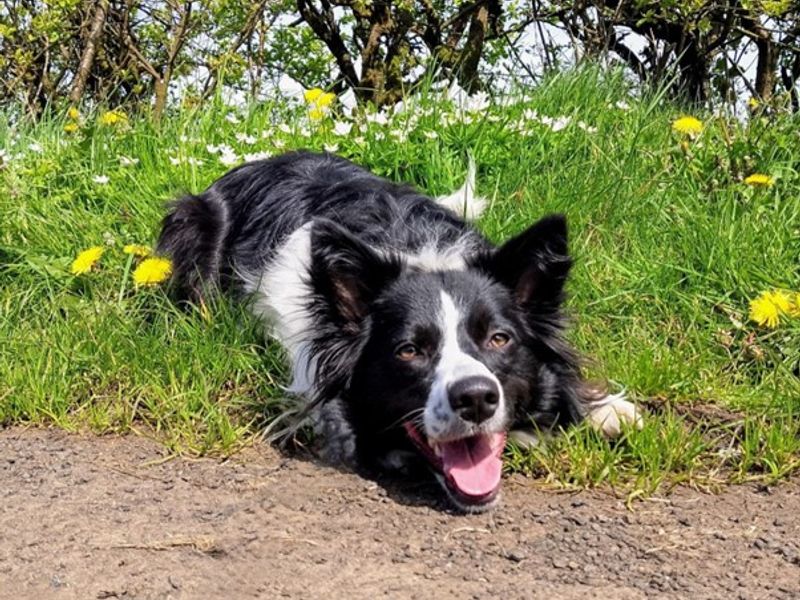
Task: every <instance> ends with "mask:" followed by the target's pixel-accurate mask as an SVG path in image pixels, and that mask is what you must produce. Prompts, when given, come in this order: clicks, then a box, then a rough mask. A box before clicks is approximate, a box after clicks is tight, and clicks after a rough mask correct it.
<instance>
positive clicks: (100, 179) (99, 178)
mask: <svg viewBox="0 0 800 600" xmlns="http://www.w3.org/2000/svg"><path fill="white" fill-rule="evenodd" d="M92 181H94V182H95V183H96V184H97V185H106V184H107V183H108V182H109V179H108V175H95V176H94V177H92Z"/></svg>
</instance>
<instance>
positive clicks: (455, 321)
mask: <svg viewBox="0 0 800 600" xmlns="http://www.w3.org/2000/svg"><path fill="white" fill-rule="evenodd" d="M440 300H441V306H440V307H439V315H438V317H439V318H438V321H439V331H440V334H441V336H442V337H441V339H442V343H441V347H440V352H439V363H438V364H437V365H436V371H435V374H434V379H433V384H432V385H431V391H430V395H429V396H428V400H427V402H426V403H425V412H424V420H423V421H424V424H425V433H426V435H427V436H428V437H429V438H431V439H432V440H433V441H436V440H451V439H459V438H462V437H465V436H468V435H472V434H474V433H475V431H474V428H475V425H474V424H470V423H467V422H466V421H464V420H463V419H461V417H459V416H458V415H457V414H456V413H455V412H453V409H452V407H451V406H450V399H449V397H448V394H447V390H448V388H449V387H450V385H451V384H452V383H454V382H456V381H458V380H460V379H464V378H465V377H472V376H475V375H477V376H482V377H486V378H488V379H491V380H492V381H493V382H494V383H495V385H496V386H497V389H498V390H499V391H500V403H499V405H498V408H497V411H496V412H495V415H494V416H493V417H492V418H491V419H489V420H488V421H485V422H484V423H483V424H482V425H481V429H482V430H484V431H500V430H502V429H503V426H504V423H505V400H504V398H503V388H502V387H501V386H500V382H499V381H498V380H497V377H495V376H494V374H493V373H492V372H491V371H490V370H489V368H488V367H487V366H486V365H485V364H483V363H482V362H481V361H479V360H477V359H476V358H474V357H472V356H470V355H469V354H467V353H466V352H464V350H463V349H462V348H461V345H460V344H459V343H458V330H459V326H460V325H461V322H462V315H461V311H459V310H458V307H457V306H456V303H455V302H454V301H453V298H452V297H451V296H450V295H449V294H448V293H447V292H445V291H444V290H442V292H441V294H440Z"/></svg>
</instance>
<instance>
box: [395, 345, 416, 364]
mask: <svg viewBox="0 0 800 600" xmlns="http://www.w3.org/2000/svg"><path fill="white" fill-rule="evenodd" d="M395 355H396V356H397V358H399V359H400V360H414V359H415V358H417V356H419V348H417V347H416V346H415V345H414V344H403V345H402V346H400V347H399V348H398V349H397V350H396V351H395Z"/></svg>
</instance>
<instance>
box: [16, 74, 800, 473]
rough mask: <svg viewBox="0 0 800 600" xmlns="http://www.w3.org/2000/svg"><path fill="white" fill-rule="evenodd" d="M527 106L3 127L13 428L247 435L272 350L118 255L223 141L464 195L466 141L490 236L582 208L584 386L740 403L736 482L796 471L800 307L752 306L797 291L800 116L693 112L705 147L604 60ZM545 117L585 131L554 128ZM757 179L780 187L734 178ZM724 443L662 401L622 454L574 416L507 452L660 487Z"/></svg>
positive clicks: (526, 462)
mask: <svg viewBox="0 0 800 600" xmlns="http://www.w3.org/2000/svg"><path fill="white" fill-rule="evenodd" d="M512 100H513V101H507V102H496V103H495V104H494V105H493V106H492V107H490V108H485V109H482V110H480V111H479V112H475V113H471V114H469V115H468V116H467V117H466V119H465V118H460V117H458V116H457V113H458V112H459V111H458V110H456V109H455V108H454V105H453V103H452V102H449V101H448V100H446V99H443V98H442V97H441V96H440V95H439V94H438V93H436V92H433V91H429V92H427V93H424V94H422V95H421V96H420V97H418V98H417V99H416V101H415V103H414V104H413V106H412V107H411V108H409V109H408V110H407V111H406V112H404V113H402V114H401V115H399V116H394V117H390V122H389V123H388V124H385V125H384V124H381V123H380V122H374V121H375V120H374V119H373V120H372V121H363V119H360V120H357V122H364V123H365V125H364V127H363V128H362V129H361V130H359V129H358V126H354V127H353V129H352V130H351V131H350V132H349V133H348V134H347V135H338V134H337V133H336V131H335V130H334V128H333V126H334V123H335V122H337V121H340V122H342V123H351V122H353V119H352V118H351V117H345V116H343V115H337V114H335V113H334V114H332V115H330V116H329V117H328V118H326V119H324V120H323V121H321V122H312V123H309V122H308V121H307V119H306V117H305V108H304V107H303V106H302V103H299V104H297V105H292V104H287V103H274V104H268V105H258V106H251V107H248V108H247V109H246V110H239V109H231V108H230V107H226V106H224V105H223V104H222V103H221V102H219V101H217V102H214V103H212V104H210V105H207V106H202V107H184V108H181V109H180V110H176V112H175V113H174V114H172V115H170V116H169V118H167V119H165V120H164V121H163V122H162V123H160V124H159V125H158V126H156V125H153V124H151V123H149V122H147V121H146V120H142V119H137V118H135V117H133V116H131V117H130V119H129V122H127V123H122V124H118V125H101V124H100V123H99V122H98V120H97V115H96V114H84V115H82V117H81V120H80V126H79V128H78V131H74V132H71V133H68V132H66V131H64V126H65V125H67V124H68V123H70V122H71V121H70V119H69V118H68V117H67V116H66V115H54V116H51V117H49V118H47V119H44V120H43V121H41V122H39V123H36V124H31V123H16V124H14V125H10V124H9V125H5V126H4V125H3V124H2V123H3V122H4V121H5V120H0V150H3V153H4V159H3V166H2V168H0V203H1V204H0V210H1V212H0V223H2V229H1V230H0V262H2V263H3V264H2V267H0V339H2V340H3V341H2V343H1V344H0V359H2V360H0V423H6V424H8V423H15V422H31V423H55V424H57V425H59V426H62V427H66V428H84V427H89V428H91V429H94V430H96V431H100V432H105V431H127V430H136V431H140V432H144V433H147V434H148V435H155V436H157V437H158V438H159V439H161V440H163V441H164V442H165V443H166V444H168V445H169V446H170V447H171V448H172V449H174V450H175V451H191V452H199V453H204V452H209V451H213V452H220V451H221V452H228V451H231V450H233V449H235V448H236V447H237V446H238V445H240V444H241V443H244V442H246V441H247V440H249V439H251V438H252V436H253V435H254V434H255V433H257V431H258V430H259V427H260V426H261V425H263V423H264V421H265V419H268V418H269V415H270V414H271V413H272V412H273V411H274V410H278V409H279V408H280V407H281V406H283V402H284V399H283V398H284V394H283V393H282V389H281V384H283V383H286V372H285V367H284V366H283V361H282V356H281V354H280V350H279V349H278V348H277V347H276V346H275V345H273V344H270V343H267V342H265V341H264V339H263V337H262V336H261V334H260V333H259V331H258V328H257V326H256V324H254V323H253V322H252V320H251V319H250V318H249V317H248V316H247V315H246V314H245V313H244V311H243V310H242V308H241V307H239V306H236V305H235V304H232V303H230V302H228V301H225V300H221V301H219V302H218V303H217V305H215V306H213V307H211V309H210V311H209V313H208V315H207V317H208V318H203V315H202V314H201V313H200V312H199V311H198V312H188V313H187V312H184V311H181V310H177V309H176V308H175V307H174V306H173V305H172V303H171V302H170V301H169V299H168V298H166V297H165V295H164V293H163V292H162V290H160V289H136V288H134V287H133V285H132V283H131V281H130V278H129V274H130V267H131V266H132V265H131V264H130V262H129V261H130V260H133V259H129V257H127V256H125V255H123V254H122V253H121V251H120V248H121V247H122V245H123V244H126V243H132V242H135V243H144V244H151V243H153V241H154V239H155V237H156V235H157V232H158V227H159V220H160V218H161V216H162V214H163V212H164V206H165V203H166V202H167V201H169V200H170V199H171V198H173V197H175V196H176V195H179V194H181V193H183V192H186V191H190V192H197V191H200V190H202V189H204V188H205V187H206V186H207V185H209V184H210V183H211V182H212V181H213V180H214V179H215V178H217V177H219V176H220V175H221V174H222V173H224V172H225V171H226V170H227V168H228V167H227V166H226V165H225V164H223V163H222V162H221V159H220V156H221V155H220V153H212V152H209V150H208V148H207V146H208V145H212V146H218V145H220V144H227V145H229V146H230V147H231V148H232V151H233V152H234V153H235V154H236V155H237V156H239V157H242V156H244V155H245V154H248V153H257V152H269V153H279V152H281V151H284V150H287V149H291V148H311V149H323V148H324V147H328V148H334V147H335V148H336V150H337V151H338V153H339V154H342V155H344V156H346V157H348V158H351V159H352V160H354V161H356V162H359V163H361V164H363V165H365V166H367V167H369V168H371V169H372V170H373V171H375V172H376V173H378V174H380V175H383V176H386V177H389V178H391V179H395V180H402V181H407V182H411V183H414V184H415V185H417V186H418V187H420V188H421V189H423V190H425V191H427V192H429V193H430V194H440V193H444V192H447V191H450V190H452V189H454V188H456V187H458V186H459V185H460V184H461V182H462V179H463V177H464V172H465V167H466V162H467V159H466V157H467V155H468V154H471V155H472V156H473V157H474V158H475V160H476V161H477V163H478V165H479V191H480V193H481V194H483V195H485V196H488V197H489V198H490V199H491V207H490V210H489V211H488V212H487V214H486V215H485V216H484V217H483V218H482V219H481V221H480V223H479V226H480V227H481V229H482V230H483V231H485V232H486V234H487V235H488V236H489V237H490V238H492V239H494V240H498V241H499V240H502V239H504V238H506V237H508V236H510V235H512V234H513V233H515V232H517V231H519V230H521V229H523V228H524V227H525V226H526V225H527V224H529V223H531V222H532V221H533V220H535V219H537V218H539V217H541V216H542V215H545V214H547V213H550V212H554V211H559V212H564V213H566V214H567V216H568V218H569V222H570V226H571V246H572V251H573V253H574V255H575V257H576V259H577V262H576V267H575V269H574V271H573V277H572V279H571V282H570V284H569V292H570V299H569V305H568V309H569V312H570V314H571V315H572V316H573V318H574V323H573V326H572V329H571V334H570V335H571V338H572V340H573V341H574V343H575V344H576V346H577V347H578V348H579V349H580V350H581V351H582V352H583V353H584V354H585V355H586V356H588V357H590V358H591V360H590V362H589V363H588V364H587V374H588V375H589V376H594V377H601V378H603V379H607V380H609V381H611V382H612V386H614V387H624V388H625V389H627V390H628V392H629V393H630V394H632V395H633V397H634V398H638V399H640V400H645V399H647V398H659V399H661V400H662V401H663V400H666V402H667V405H669V404H682V403H698V402H701V403H711V404H715V405H719V406H724V407H726V408H727V409H730V410H735V411H738V412H740V413H741V414H742V418H743V419H745V420H746V422H747V426H746V427H743V428H740V429H741V430H740V431H739V432H738V433H737V434H736V436H738V437H736V436H733V435H732V434H731V439H732V440H734V441H735V446H736V451H735V452H734V459H732V460H733V463H732V464H730V465H728V466H729V467H730V468H729V469H728V471H729V472H730V473H731V475H730V477H734V475H733V474H735V475H736V477H738V478H739V479H741V478H743V477H746V476H748V475H749V474H753V473H756V472H759V471H764V470H766V471H769V472H770V473H773V474H780V475H781V476H783V475H785V474H786V473H787V472H790V471H791V470H792V469H794V468H796V466H797V464H798V444H797V427H796V426H792V425H791V423H795V421H793V419H794V418H795V415H796V414H797V413H798V409H799V408H800V377H799V376H798V371H799V369H800V367H799V366H798V365H799V364H800V336H798V333H799V332H800V320H798V319H786V320H784V321H783V322H782V323H781V324H780V326H779V327H778V328H776V329H774V330H768V329H763V328H760V327H758V326H757V325H756V324H755V323H753V322H751V321H749V319H748V302H749V300H750V299H752V298H754V297H755V296H756V295H757V294H758V293H759V292H761V291H762V290H766V289H773V288H780V289H787V290H798V288H800V281H799V280H800V269H799V268H798V264H800V262H799V261H798V259H799V258H800V200H799V199H800V175H799V174H798V168H799V167H800V137H799V136H798V131H800V120H798V118H797V117H796V116H791V115H783V114H770V113H769V112H768V111H767V112H765V113H763V114H762V115H760V116H754V117H753V118H751V119H748V120H746V121H741V120H736V119H731V118H725V117H722V116H712V115H703V114H698V115H695V116H697V117H698V118H700V119H701V120H702V121H703V122H704V124H705V128H704V131H703V132H702V133H701V134H700V135H699V136H697V137H696V138H695V139H690V138H688V137H686V136H682V135H680V134H678V133H676V132H674V131H672V129H671V123H672V122H673V120H674V119H675V118H677V117H678V116H680V115H681V114H684V110H682V109H681V108H680V107H677V106H674V105H672V104H669V103H667V102H665V101H664V100H663V99H662V97H661V96H660V95H659V94H658V93H657V92H654V93H650V94H644V95H639V96H634V95H632V94H631V93H630V90H628V89H627V86H626V83H625V81H624V79H623V78H622V77H621V76H620V75H619V74H615V73H611V74H607V73H602V72H600V71H597V70H591V69H588V70H583V71H580V72H575V73H570V74H566V75H562V76H558V77H554V78H551V79H549V80H548V81H547V82H546V83H545V84H543V85H542V86H540V87H538V88H535V89H530V90H520V91H519V92H517V93H516V95H515V97H514V98H513V99H512ZM409 104H411V103H409ZM532 110H535V111H536V113H538V117H534V116H533V114H532V113H531V112H530V111H532ZM543 116H546V117H550V118H558V117H569V119H570V121H569V124H567V125H566V126H564V127H563V128H561V129H560V130H558V131H554V128H553V127H552V126H548V125H547V124H545V123H542V122H541V117H543ZM579 121H582V122H583V124H584V125H583V126H581V125H579V124H578V122H579ZM594 128H596V130H595V129H594ZM68 129H69V127H68ZM555 129H558V127H556V128H555ZM246 136H251V137H249V138H248V137H246ZM211 150H214V148H212V149H211ZM120 157H127V158H130V159H134V160H137V161H138V164H135V165H132V166H123V165H122V164H121V163H120ZM754 172H762V173H766V174H769V175H770V176H772V177H774V179H775V184H774V185H773V186H771V187H751V186H748V185H746V184H745V183H743V178H744V177H746V176H747V175H749V174H751V173H754ZM97 176H106V177H108V178H109V182H108V183H107V184H101V183H97V182H96V181H95V178H96V177H97ZM98 244H99V245H104V246H105V247H106V248H107V250H106V254H105V256H104V257H103V259H102V261H101V263H100V267H99V269H98V270H96V271H95V272H92V273H90V274H88V275H85V276H80V277H75V276H72V275H71V274H70V272H69V266H70V262H71V260H72V259H73V258H74V256H75V255H76V253H77V252H78V251H80V250H82V249H84V248H86V247H89V246H93V245H98ZM776 423H782V424H783V425H776ZM676 432H677V433H676ZM670 435H674V436H678V437H670ZM587 436H588V437H587ZM723 445H724V444H723ZM719 451H720V444H719V440H718V439H716V438H714V437H713V436H711V437H709V436H708V435H706V434H704V433H702V432H699V431H697V430H693V429H692V427H690V426H688V424H687V422H685V421H683V420H682V419H681V417H679V416H678V417H676V416H675V415H672V416H669V415H666V416H659V415H654V416H653V417H651V419H650V424H649V425H648V426H647V427H645V429H644V430H643V431H642V432H630V433H629V434H628V436H627V438H626V440H624V441H623V442H622V443H621V444H617V445H609V444H608V443H607V442H605V441H603V440H599V439H595V438H592V437H591V434H588V433H585V432H584V433H581V430H579V431H578V432H575V433H573V434H571V436H568V437H566V438H562V441H561V442H557V443H556V444H555V445H552V446H550V449H549V450H548V451H547V452H539V453H534V454H524V455H523V454H520V453H515V454H514V457H515V459H514V460H513V461H512V462H511V464H513V465H515V468H518V469H522V470H525V469H528V470H531V471H532V472H537V473H543V472H547V473H550V474H551V475H552V476H553V477H554V478H555V479H557V480H559V481H562V482H573V483H580V484H582V485H588V484H592V483H596V482H599V481H610V480H614V479H615V478H618V477H623V478H625V480H626V481H634V482H637V483H636V485H637V486H638V487H640V488H642V489H645V488H646V489H650V488H652V487H653V485H655V486H658V485H660V484H661V483H662V480H663V479H665V478H666V479H669V480H670V481H675V480H680V479H681V478H685V477H690V476H692V475H693V474H694V473H697V472H700V471H704V472H706V473H711V472H712V471H713V472H715V473H716V471H714V469H715V468H716V467H715V466H714V465H716V462H715V461H716V459H713V460H712V459H711V458H709V457H712V456H716V457H719V456H722V455H720V454H719ZM715 453H716V454H715ZM601 455H602V456H604V457H605V458H602V457H601ZM725 456H726V458H725V460H724V461H723V463H725V461H728V463H729V462H730V460H731V459H730V456H728V455H725ZM565 461H566V462H565ZM717 462H718V461H717ZM565 464H566V465H568V467H565V466H564V465H565ZM725 464H727V463H725ZM581 465H584V466H581ZM717 466H719V465H717ZM578 472H580V474H578ZM659 474H662V475H663V476H660V475H659ZM670 474H672V475H670ZM637 489H638V488H637Z"/></svg>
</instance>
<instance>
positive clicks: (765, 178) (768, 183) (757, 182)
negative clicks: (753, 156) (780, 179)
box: [744, 173, 775, 187]
mask: <svg viewBox="0 0 800 600" xmlns="http://www.w3.org/2000/svg"><path fill="white" fill-rule="evenodd" d="M744 182H745V183H746V184H747V185H752V186H753V187H772V186H773V185H775V179H774V178H772V177H770V176H769V175H765V174H764V173H753V174H752V175H748V176H747V177H745V178H744Z"/></svg>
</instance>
